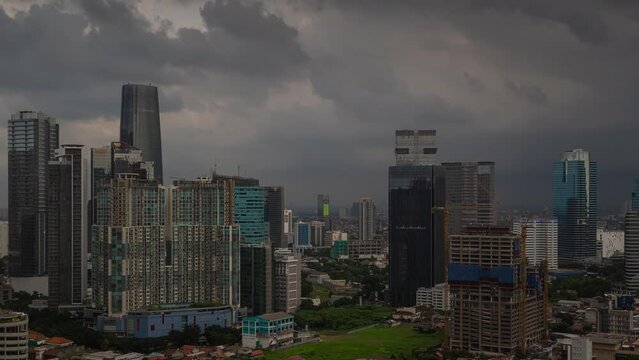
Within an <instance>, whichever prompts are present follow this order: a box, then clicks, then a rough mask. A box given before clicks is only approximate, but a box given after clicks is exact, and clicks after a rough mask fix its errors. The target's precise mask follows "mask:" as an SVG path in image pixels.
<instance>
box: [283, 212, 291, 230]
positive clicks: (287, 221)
mask: <svg viewBox="0 0 639 360" xmlns="http://www.w3.org/2000/svg"><path fill="white" fill-rule="evenodd" d="M292 233H293V210H289V209H284V234H292Z"/></svg>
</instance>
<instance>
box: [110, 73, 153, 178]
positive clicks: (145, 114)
mask: <svg viewBox="0 0 639 360" xmlns="http://www.w3.org/2000/svg"><path fill="white" fill-rule="evenodd" d="M120 142H123V143H125V144H128V145H131V146H134V147H136V148H138V149H140V150H142V159H143V160H144V161H153V169H154V176H153V178H154V179H155V180H157V181H158V182H159V183H160V184H161V183H162V180H163V177H162V133H161V129H160V109H159V103H158V88H157V87H155V86H151V85H136V84H126V85H123V86H122V110H121V113H120Z"/></svg>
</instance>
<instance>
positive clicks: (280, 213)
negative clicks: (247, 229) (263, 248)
mask: <svg viewBox="0 0 639 360" xmlns="http://www.w3.org/2000/svg"><path fill="white" fill-rule="evenodd" d="M264 191H265V192H266V204H265V207H266V208H265V211H264V219H265V220H266V221H267V222H268V229H269V231H268V236H269V238H270V240H271V245H272V246H273V248H281V247H287V244H286V242H285V241H286V238H285V237H284V188H282V187H281V186H266V187H264Z"/></svg>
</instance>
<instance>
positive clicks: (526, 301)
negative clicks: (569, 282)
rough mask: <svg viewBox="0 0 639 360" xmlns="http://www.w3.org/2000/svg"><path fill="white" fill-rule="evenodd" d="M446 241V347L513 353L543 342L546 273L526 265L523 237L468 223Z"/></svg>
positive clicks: (523, 351)
mask: <svg viewBox="0 0 639 360" xmlns="http://www.w3.org/2000/svg"><path fill="white" fill-rule="evenodd" d="M449 244H450V254H449V265H448V282H449V286H450V299H451V312H450V332H449V334H450V348H451V349H453V350H464V351H470V352H484V353H492V354H508V355H512V354H514V353H515V352H517V351H520V352H522V353H526V350H527V349H528V347H529V346H531V345H533V344H541V343H542V342H543V341H544V340H545V338H546V334H545V328H544V324H545V322H546V320H547V319H546V314H545V297H544V296H545V295H544V286H546V279H545V278H546V277H545V274H544V270H543V269H542V268H541V267H528V268H525V267H526V261H525V254H524V253H523V252H521V246H522V245H521V237H520V236H519V235H513V234H512V233H511V232H510V229H509V228H508V227H494V226H484V227H468V228H466V229H464V230H462V231H461V233H460V234H458V235H452V236H450V238H449ZM477 249H481V251H478V250H477Z"/></svg>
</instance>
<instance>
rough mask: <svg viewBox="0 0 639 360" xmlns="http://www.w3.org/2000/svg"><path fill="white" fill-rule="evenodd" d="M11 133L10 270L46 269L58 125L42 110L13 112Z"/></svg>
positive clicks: (26, 273)
mask: <svg viewBox="0 0 639 360" xmlns="http://www.w3.org/2000/svg"><path fill="white" fill-rule="evenodd" d="M8 135H9V141H8V144H9V153H8V155H9V166H8V170H9V171H8V172H9V259H10V260H9V273H10V274H11V275H12V276H36V275H42V274H44V273H45V272H46V271H47V261H46V251H47V249H46V247H47V241H46V234H47V231H46V223H47V186H48V184H49V181H48V175H49V161H50V160H53V158H54V156H55V150H56V149H57V148H58V137H59V131H58V124H56V121H55V118H53V117H51V116H49V115H46V114H44V113H41V112H34V111H20V112H18V113H15V114H13V115H11V119H10V120H9V125H8Z"/></svg>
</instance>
